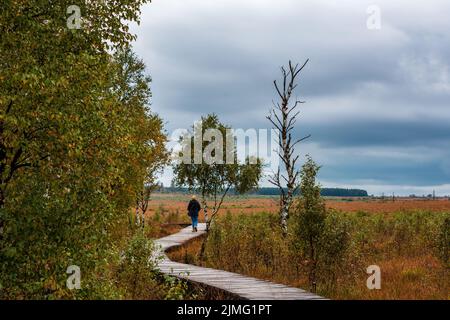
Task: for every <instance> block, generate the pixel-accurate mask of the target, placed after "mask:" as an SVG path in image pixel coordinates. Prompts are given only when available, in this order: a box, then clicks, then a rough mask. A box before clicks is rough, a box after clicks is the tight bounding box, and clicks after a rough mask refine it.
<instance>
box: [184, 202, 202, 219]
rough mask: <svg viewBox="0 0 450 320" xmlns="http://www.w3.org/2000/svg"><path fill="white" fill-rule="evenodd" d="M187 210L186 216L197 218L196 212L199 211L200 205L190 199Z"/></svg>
mask: <svg viewBox="0 0 450 320" xmlns="http://www.w3.org/2000/svg"><path fill="white" fill-rule="evenodd" d="M187 209H188V215H189V216H190V217H197V216H198V212H199V211H200V209H201V207H200V203H199V202H198V201H197V200H195V199H192V200H191V201H189V204H188V208H187Z"/></svg>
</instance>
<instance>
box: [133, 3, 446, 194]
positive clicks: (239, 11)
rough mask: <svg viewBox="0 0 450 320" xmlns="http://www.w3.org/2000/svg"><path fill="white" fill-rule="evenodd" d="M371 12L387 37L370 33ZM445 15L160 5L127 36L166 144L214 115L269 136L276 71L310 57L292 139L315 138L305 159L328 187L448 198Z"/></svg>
mask: <svg viewBox="0 0 450 320" xmlns="http://www.w3.org/2000/svg"><path fill="white" fill-rule="evenodd" d="M370 5H377V6H378V7H379V9H380V10H381V11H380V12H381V28H380V29H375V30H373V29H369V28H368V27H367V20H368V19H369V18H370V17H372V16H371V15H370V14H368V13H367V10H368V7H369V6H370ZM371 12H373V11H371ZM449 13H450V1H448V0H428V1H406V0H395V1H392V0H386V1H384V0H383V1H380V0H378V1H376V0H372V1H365V0H335V1H333V0H310V1H302V0H153V2H152V3H151V4H148V5H146V6H145V7H144V8H143V10H142V21H141V24H140V26H134V27H133V29H132V30H133V31H134V32H135V33H136V34H137V36H138V39H137V41H136V43H135V46H134V47H135V50H136V52H137V53H138V55H139V56H140V57H141V58H142V59H143V60H144V61H145V63H146V65H147V67H148V71H149V74H150V75H151V76H152V78H153V85H152V91H153V110H154V111H156V112H158V113H159V114H160V115H161V117H163V118H164V120H165V121H166V129H167V131H168V133H169V134H170V133H171V132H172V131H173V130H174V129H176V128H189V127H190V126H191V125H192V123H193V122H194V121H195V120H197V119H199V118H200V116H201V115H205V114H207V113H211V112H214V113H216V114H218V115H219V117H220V118H221V120H223V122H225V123H227V124H230V125H232V126H233V127H235V128H243V129H248V128H256V129H258V128H270V124H269V123H268V121H267V120H266V119H265V116H266V115H267V113H268V111H269V109H270V107H271V101H272V100H273V99H276V96H275V91H274V89H273V86H272V81H273V80H274V79H277V78H279V76H280V71H279V67H280V66H282V65H283V64H286V63H287V62H288V61H289V59H291V60H293V61H295V62H303V61H304V60H306V59H307V58H309V59H310V62H309V63H308V65H307V66H306V68H305V69H304V71H303V73H302V74H301V78H300V81H299V86H298V90H297V96H298V98H299V99H301V100H305V101H306V103H305V104H304V105H302V106H301V108H302V112H301V117H300V119H299V121H298V122H297V126H296V135H297V136H298V137H300V136H303V135H306V134H311V135H312V136H311V138H310V139H309V140H308V141H307V142H305V143H303V144H302V145H300V147H299V149H300V152H301V154H302V155H304V154H305V153H309V154H311V156H312V157H313V158H314V159H315V160H316V161H317V162H318V163H319V164H321V165H323V168H322V170H321V173H320V181H321V183H322V185H323V186H327V187H334V186H342V187H360V188H364V189H366V190H368V192H369V193H373V194H375V195H378V194H380V193H381V192H385V193H391V192H396V193H397V194H405V195H408V194H411V193H415V194H420V195H421V194H428V193H431V192H432V190H433V189H435V190H436V192H437V194H440V195H444V194H450V106H449V102H450V32H449V30H450V19H449V17H448V14H449ZM372 21H373V20H372V19H371V20H370V22H372ZM369 25H370V26H374V24H371V23H369ZM170 179H171V174H170V172H169V171H167V172H166V173H165V174H164V176H163V177H162V181H163V182H164V183H165V184H168V183H170ZM263 184H264V185H267V184H266V182H263Z"/></svg>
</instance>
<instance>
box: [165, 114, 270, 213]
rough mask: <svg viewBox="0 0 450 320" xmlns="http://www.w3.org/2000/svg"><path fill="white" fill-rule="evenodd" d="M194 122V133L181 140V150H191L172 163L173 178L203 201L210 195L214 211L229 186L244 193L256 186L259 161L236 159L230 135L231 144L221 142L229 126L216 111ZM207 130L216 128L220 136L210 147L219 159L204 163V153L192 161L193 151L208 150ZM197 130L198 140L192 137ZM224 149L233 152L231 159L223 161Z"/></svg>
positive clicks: (198, 153) (225, 153)
mask: <svg viewBox="0 0 450 320" xmlns="http://www.w3.org/2000/svg"><path fill="white" fill-rule="evenodd" d="M197 126H198V127H197V128H196V127H195V126H194V127H193V130H194V134H193V136H192V137H190V138H186V139H183V140H182V142H183V143H184V145H183V146H182V148H183V150H190V152H191V153H190V156H189V155H188V157H187V158H188V159H187V160H188V161H186V158H185V159H183V161H180V162H179V163H176V164H175V165H174V167H173V170H174V175H175V178H174V182H175V184H176V185H178V186H182V187H185V186H187V187H188V188H190V189H191V190H195V191H196V192H198V193H200V194H201V195H202V197H203V200H205V201H206V197H212V198H213V199H214V207H213V215H214V214H215V213H217V211H218V209H219V208H220V205H221V200H223V197H224V196H225V195H226V194H227V193H228V191H229V190H230V189H231V188H235V190H236V191H237V192H238V193H245V192H248V191H250V190H251V189H253V188H256V187H257V186H258V182H259V180H260V178H261V175H262V162H261V160H260V159H252V160H255V161H254V163H252V162H251V161H250V159H249V158H247V159H246V161H245V163H239V162H238V159H237V155H236V154H237V152H236V142H235V141H234V139H233V138H232V139H230V140H231V141H232V142H233V143H232V144H231V146H230V145H227V143H226V142H225V141H226V140H227V136H228V135H229V134H230V132H229V130H228V129H230V127H228V126H226V125H225V124H223V123H221V122H220V121H219V118H218V117H217V115H215V114H210V115H207V116H205V117H202V119H201V124H200V123H198V124H197ZM200 126H201V129H200ZM208 130H216V132H217V133H218V134H219V135H220V136H221V137H220V138H221V139H222V144H218V145H217V146H219V147H217V148H214V149H213V151H211V156H212V157H215V156H216V154H215V153H220V156H219V159H220V160H222V161H221V162H218V161H213V162H211V163H208V161H205V160H207V159H205V157H202V159H201V161H200V162H198V161H196V155H197V156H198V155H201V156H203V155H205V154H209V151H210V148H209V144H210V143H213V141H209V142H208V141H205V139H204V138H202V137H204V135H205V133H206V132H208ZM210 132H211V131H210ZM200 133H201V137H200V138H201V141H200V142H197V141H195V140H196V139H198V137H197V136H196V135H197V134H198V135H200ZM216 139H217V137H216ZM224 140H225V141H224ZM196 148H198V150H197V149H196ZM230 148H231V150H230ZM227 153H231V154H232V155H234V161H233V162H231V163H230V162H229V161H225V160H226V159H224V158H225V157H226V155H227Z"/></svg>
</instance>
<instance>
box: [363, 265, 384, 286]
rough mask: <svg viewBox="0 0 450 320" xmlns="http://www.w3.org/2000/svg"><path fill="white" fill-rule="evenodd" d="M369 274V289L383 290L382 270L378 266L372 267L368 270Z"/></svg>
mask: <svg viewBox="0 0 450 320" xmlns="http://www.w3.org/2000/svg"><path fill="white" fill-rule="evenodd" d="M366 272H367V274H369V275H370V276H369V277H368V278H367V282H366V285H367V289H369V290H373V289H378V290H379V289H381V269H380V267H379V266H377V265H370V266H368V267H367V269H366Z"/></svg>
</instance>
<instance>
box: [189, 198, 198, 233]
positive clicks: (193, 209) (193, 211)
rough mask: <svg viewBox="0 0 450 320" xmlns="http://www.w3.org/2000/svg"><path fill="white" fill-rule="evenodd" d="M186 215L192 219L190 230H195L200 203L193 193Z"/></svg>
mask: <svg viewBox="0 0 450 320" xmlns="http://www.w3.org/2000/svg"><path fill="white" fill-rule="evenodd" d="M187 210H188V215H189V217H191V220H192V232H197V224H198V213H199V212H200V210H201V206H200V203H199V202H198V201H197V199H196V197H195V195H193V196H192V199H191V201H189V204H188V207H187Z"/></svg>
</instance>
